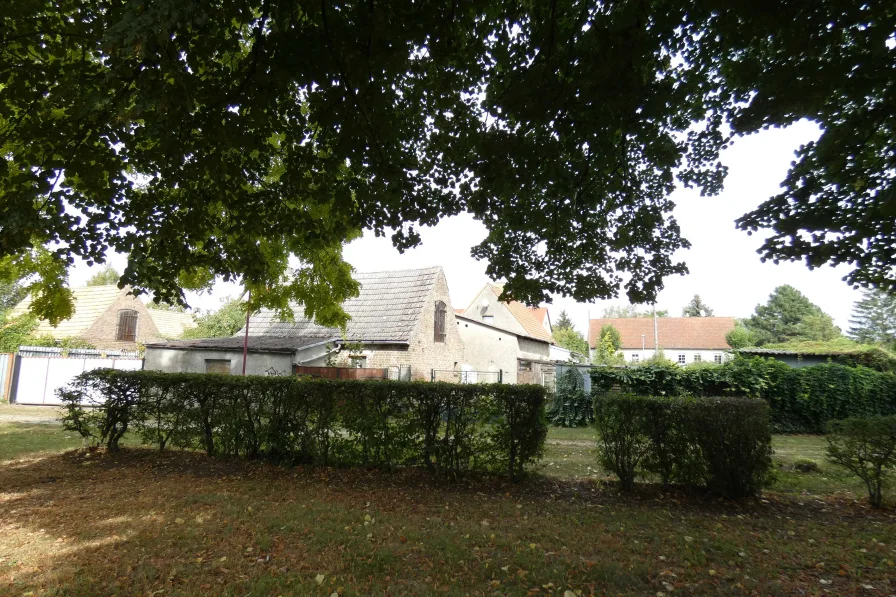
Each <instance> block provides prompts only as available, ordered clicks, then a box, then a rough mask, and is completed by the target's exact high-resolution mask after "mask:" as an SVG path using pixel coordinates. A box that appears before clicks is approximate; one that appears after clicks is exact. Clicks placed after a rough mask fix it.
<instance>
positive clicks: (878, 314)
mask: <svg viewBox="0 0 896 597" xmlns="http://www.w3.org/2000/svg"><path fill="white" fill-rule="evenodd" d="M849 335H850V337H851V338H853V339H854V340H856V341H857V342H864V343H869V344H886V345H888V346H893V345H896V296H894V295H892V294H889V293H886V292H882V291H879V290H869V291H865V292H863V293H862V299H861V300H859V301H858V302H856V304H855V305H854V306H853V308H852V317H850V319H849Z"/></svg>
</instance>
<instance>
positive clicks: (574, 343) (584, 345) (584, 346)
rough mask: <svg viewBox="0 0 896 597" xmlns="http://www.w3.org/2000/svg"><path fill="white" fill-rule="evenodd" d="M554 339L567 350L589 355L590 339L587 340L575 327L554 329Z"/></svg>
mask: <svg viewBox="0 0 896 597" xmlns="http://www.w3.org/2000/svg"><path fill="white" fill-rule="evenodd" d="M554 341H556V342H557V346H560V347H562V348H565V349H566V350H571V351H573V352H577V353H579V354H580V355H584V356H586V357H587V356H588V341H587V340H585V336H583V335H582V334H581V333H580V332H577V331H575V330H574V329H573V328H567V327H564V328H560V329H558V330H554Z"/></svg>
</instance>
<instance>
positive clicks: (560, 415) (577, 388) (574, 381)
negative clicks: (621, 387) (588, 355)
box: [548, 368, 594, 427]
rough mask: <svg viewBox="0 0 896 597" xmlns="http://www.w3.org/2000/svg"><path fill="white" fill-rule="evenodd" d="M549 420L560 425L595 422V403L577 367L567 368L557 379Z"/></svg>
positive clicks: (569, 425) (578, 424)
mask: <svg viewBox="0 0 896 597" xmlns="http://www.w3.org/2000/svg"><path fill="white" fill-rule="evenodd" d="M548 420H549V421H550V422H551V424H553V425H556V426H558V427H585V426H587V425H590V424H591V423H592V422H594V403H593V401H592V399H591V396H589V395H587V394H586V393H585V380H584V379H582V374H581V373H579V371H578V370H577V369H575V368H570V369H567V370H566V371H564V372H563V374H562V375H560V379H558V380H557V391H556V392H554V399H553V402H552V403H551V407H550V409H549V410H548Z"/></svg>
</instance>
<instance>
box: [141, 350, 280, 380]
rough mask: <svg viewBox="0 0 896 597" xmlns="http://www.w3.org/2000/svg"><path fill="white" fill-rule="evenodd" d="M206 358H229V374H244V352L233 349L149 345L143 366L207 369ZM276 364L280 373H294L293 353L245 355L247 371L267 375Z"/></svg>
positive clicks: (193, 370) (184, 370)
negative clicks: (155, 346) (246, 356)
mask: <svg viewBox="0 0 896 597" xmlns="http://www.w3.org/2000/svg"><path fill="white" fill-rule="evenodd" d="M207 360H228V361H230V374H231V375H242V373H243V352H242V351H230V350H201V349H190V350H176V349H172V348H153V347H152V346H147V347H146V357H145V359H144V363H143V368H144V369H146V370H149V371H165V372H168V373H205V372H206V361H207ZM271 368H273V369H274V371H276V372H277V373H278V374H280V375H292V371H293V368H292V354H291V353H268V352H250V353H249V355H248V358H247V359H246V374H247V375H268V371H269V370H270V369H271Z"/></svg>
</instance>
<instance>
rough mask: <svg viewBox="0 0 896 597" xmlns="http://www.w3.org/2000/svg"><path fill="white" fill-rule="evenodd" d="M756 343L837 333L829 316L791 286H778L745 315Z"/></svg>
mask: <svg viewBox="0 0 896 597" xmlns="http://www.w3.org/2000/svg"><path fill="white" fill-rule="evenodd" d="M744 323H745V325H746V327H747V328H748V329H749V330H750V331H751V332H752V333H753V335H754V336H755V340H756V345H757V346H761V345H763V344H772V343H780V342H791V341H803V340H832V339H834V338H836V337H837V336H839V335H840V330H839V328H837V327H835V326H834V322H833V320H832V319H831V317H830V316H829V315H828V314H826V313H825V312H824V311H822V310H821V307H819V306H818V305H816V304H814V303H813V302H812V301H810V300H809V299H808V298H806V296H805V295H804V294H803V293H802V292H800V291H799V290H797V289H796V288H794V287H793V286H789V285H784V286H778V287H777V288H775V290H774V291H773V292H772V293H771V295H769V298H768V302H767V303H766V304H764V305H756V313H755V314H754V315H753V316H752V317H750V318H749V319H747V320H746V321H745V322H744Z"/></svg>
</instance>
